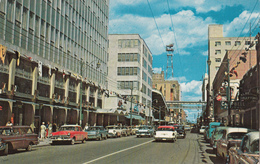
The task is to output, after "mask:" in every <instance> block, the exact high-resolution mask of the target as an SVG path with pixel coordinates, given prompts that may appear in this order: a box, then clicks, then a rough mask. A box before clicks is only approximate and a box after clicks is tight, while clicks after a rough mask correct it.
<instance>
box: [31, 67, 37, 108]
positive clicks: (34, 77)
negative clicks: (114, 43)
mask: <svg viewBox="0 0 260 164" xmlns="http://www.w3.org/2000/svg"><path fill="white" fill-rule="evenodd" d="M32 78H33V79H32V95H35V94H37V93H35V91H36V90H37V80H38V67H34V68H33V74H32ZM35 97H36V95H35ZM34 108H35V107H34Z"/></svg>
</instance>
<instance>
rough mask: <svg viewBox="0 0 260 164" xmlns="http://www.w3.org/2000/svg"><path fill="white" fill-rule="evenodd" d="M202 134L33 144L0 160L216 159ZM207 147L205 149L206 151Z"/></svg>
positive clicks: (31, 163) (159, 163) (158, 163)
mask: <svg viewBox="0 0 260 164" xmlns="http://www.w3.org/2000/svg"><path fill="white" fill-rule="evenodd" d="M208 149H209V150H210V149H211V148H209V147H207V143H204V142H203V140H202V135H199V134H197V133H188V134H187V137H186V138H185V139H178V140H177V141H176V142H174V143H173V142H154V139H153V138H137V137H136V136H129V137H122V138H111V139H108V140H103V141H87V142H86V143H85V144H75V145H54V146H44V147H35V148H34V149H33V150H32V151H31V152H27V151H25V150H18V151H16V152H14V153H11V154H9V155H7V156H0V164H89V163H91V164H99V163H100V164H109V163H116V164H117V163H118V164H128V163H129V164H130V163H131V164H139V163H140V164H146V163H147V164H148V163H149V164H164V163H165V164H169V163H173V164H175V163H176V164H193V163H194V164H200V163H219V162H220V161H217V159H216V158H214V154H212V153H213V152H210V151H208ZM207 151H208V152H207Z"/></svg>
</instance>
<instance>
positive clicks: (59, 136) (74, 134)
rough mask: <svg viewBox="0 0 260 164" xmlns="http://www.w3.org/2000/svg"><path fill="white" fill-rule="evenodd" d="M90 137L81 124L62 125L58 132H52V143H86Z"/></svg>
mask: <svg viewBox="0 0 260 164" xmlns="http://www.w3.org/2000/svg"><path fill="white" fill-rule="evenodd" d="M87 139H88V133H87V132H84V131H82V128H81V126H79V125H62V126H61V128H60V129H59V131H58V132H53V133H51V140H52V144H55V143H58V142H70V143H71V145H73V144H74V143H75V142H82V143H85V142H86V140H87Z"/></svg>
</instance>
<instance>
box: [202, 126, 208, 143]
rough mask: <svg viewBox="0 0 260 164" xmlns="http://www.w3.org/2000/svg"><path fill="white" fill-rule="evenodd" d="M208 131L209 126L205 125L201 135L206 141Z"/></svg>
mask: <svg viewBox="0 0 260 164" xmlns="http://www.w3.org/2000/svg"><path fill="white" fill-rule="evenodd" d="M208 131H209V127H208V126H206V128H205V130H204V133H203V136H204V140H205V141H207V133H208Z"/></svg>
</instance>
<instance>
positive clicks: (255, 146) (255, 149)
mask: <svg viewBox="0 0 260 164" xmlns="http://www.w3.org/2000/svg"><path fill="white" fill-rule="evenodd" d="M250 152H251V153H253V154H259V139H258V140H255V141H253V143H252V144H251V148H250Z"/></svg>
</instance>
